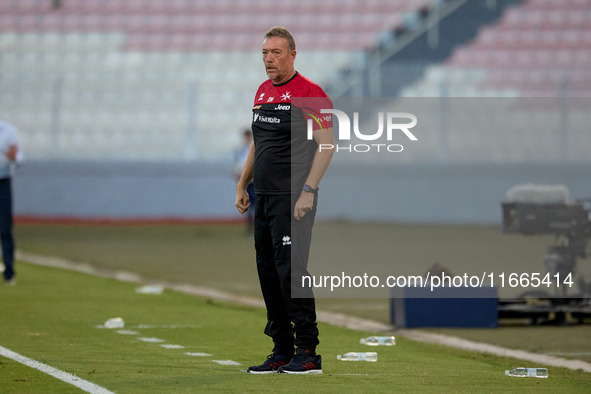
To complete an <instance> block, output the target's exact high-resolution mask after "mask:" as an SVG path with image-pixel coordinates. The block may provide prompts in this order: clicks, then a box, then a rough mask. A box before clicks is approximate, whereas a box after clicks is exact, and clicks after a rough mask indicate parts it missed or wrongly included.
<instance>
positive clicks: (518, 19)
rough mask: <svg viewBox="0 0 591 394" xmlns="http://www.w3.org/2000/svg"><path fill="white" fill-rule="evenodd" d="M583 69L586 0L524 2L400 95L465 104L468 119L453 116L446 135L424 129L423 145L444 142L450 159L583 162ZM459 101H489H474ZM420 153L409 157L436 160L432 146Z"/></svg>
mask: <svg viewBox="0 0 591 394" xmlns="http://www.w3.org/2000/svg"><path fill="white" fill-rule="evenodd" d="M589 65H591V1H590V0H563V1H554V0H525V1H523V2H520V3H518V4H517V5H516V6H514V7H510V8H508V9H506V11H505V13H504V14H503V16H502V17H501V18H500V20H498V22H497V23H495V24H492V25H488V26H484V27H482V28H481V29H480V32H479V34H478V35H477V36H476V37H475V38H474V39H473V40H472V41H470V42H468V43H467V44H465V45H461V46H458V47H456V48H455V49H454V51H453V53H452V55H451V56H450V58H449V59H447V61H446V62H444V63H443V64H438V65H435V66H430V67H428V68H427V70H426V72H425V74H424V76H423V78H422V79H421V80H420V81H419V82H418V83H416V84H414V85H412V86H409V87H407V88H405V89H404V91H403V92H402V94H401V95H402V96H403V97H409V98H411V97H440V96H449V97H458V98H459V99H458V101H456V102H452V103H456V105H460V104H461V105H464V106H465V107H466V112H465V113H466V114H470V118H468V117H465V118H463V119H461V116H460V115H461V111H454V112H452V114H453V115H451V114H450V115H448V116H449V117H450V120H449V122H450V124H449V125H448V126H447V131H446V132H445V133H444V134H440V133H441V125H440V124H438V123H437V122H434V123H432V124H431V123H430V124H428V125H427V126H426V127H425V129H424V130H427V131H426V132H425V134H424V137H425V138H426V139H428V140H431V141H433V140H434V141H438V140H439V141H440V140H441V139H442V138H444V139H445V141H446V142H445V144H446V145H445V146H446V152H445V156H446V157H453V158H454V160H455V161H460V162H462V161H477V162H498V163H507V162H518V163H522V162H536V163H542V162H546V163H548V162H549V163H555V162H559V161H570V162H588V154H587V153H586V152H585V150H586V149H585V148H583V147H585V146H587V147H588V146H589V145H590V144H591V134H589V133H588V126H587V125H588V124H589V121H591V118H590V116H589V111H588V105H589V103H590V101H589V97H591V70H590V69H589ZM463 97H483V98H487V99H486V100H480V101H479V100H476V101H474V103H472V102H471V101H469V100H462V99H461V98H463ZM570 97H572V98H573V99H570ZM488 98H501V99H499V100H494V99H488ZM520 98H528V99H527V101H524V100H520ZM538 98H540V99H538ZM582 98H583V99H582ZM584 98H587V99H584ZM435 102H436V100H435ZM478 103H480V107H479V105H478ZM448 105H449V106H452V105H453V104H451V103H450V104H448ZM585 106H586V107H585ZM483 108H486V109H487V112H488V115H486V114H484V113H481V112H482V110H483ZM419 110H420V109H417V111H419ZM434 110H435V111H437V110H438V109H437V107H435V108H434ZM501 114H502V115H501ZM495 117H497V119H496V120H495V121H494V122H489V121H488V119H495ZM498 117H502V120H499V119H498ZM451 118H453V119H451ZM423 120H424V122H423V124H424V123H425V121H426V122H429V121H432V120H433V119H432V117H431V118H430V117H428V116H425V117H423ZM509 120H510V121H509ZM454 122H455V123H454ZM454 124H455V125H456V127H455V128H454V127H453V125H454ZM491 124H493V126H490V125H491ZM500 125H502V127H501V126H500ZM442 135H443V136H444V137H441V136H442ZM421 149H422V150H423V151H422V152H416V153H413V152H409V155H408V156H411V155H414V156H413V157H414V158H415V159H417V158H420V157H422V158H427V157H429V155H430V156H431V157H435V158H437V157H438V153H439V151H438V149H437V147H435V146H432V147H426V146H423V147H421ZM439 158H441V154H439ZM409 160H410V158H409Z"/></svg>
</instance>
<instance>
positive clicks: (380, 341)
mask: <svg viewBox="0 0 591 394" xmlns="http://www.w3.org/2000/svg"><path fill="white" fill-rule="evenodd" d="M359 343H360V344H362V345H368V346H380V345H382V346H394V345H396V338H394V337H368V338H362V339H360V340H359Z"/></svg>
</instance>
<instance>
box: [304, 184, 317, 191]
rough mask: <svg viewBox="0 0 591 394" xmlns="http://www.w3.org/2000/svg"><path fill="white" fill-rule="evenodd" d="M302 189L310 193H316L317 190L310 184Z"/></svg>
mask: <svg viewBox="0 0 591 394" xmlns="http://www.w3.org/2000/svg"><path fill="white" fill-rule="evenodd" d="M302 190H303V191H305V192H308V193H316V190H314V189H313V188H312V187H311V186H308V185H304V187H303V188H302Z"/></svg>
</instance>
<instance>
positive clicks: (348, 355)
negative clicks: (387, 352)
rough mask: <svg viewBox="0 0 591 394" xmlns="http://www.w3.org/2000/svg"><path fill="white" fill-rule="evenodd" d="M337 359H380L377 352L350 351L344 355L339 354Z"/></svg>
mask: <svg viewBox="0 0 591 394" xmlns="http://www.w3.org/2000/svg"><path fill="white" fill-rule="evenodd" d="M337 360H341V361H378V354H377V353H376V352H360V353H356V352H349V353H345V354H343V355H342V356H341V355H339V356H337Z"/></svg>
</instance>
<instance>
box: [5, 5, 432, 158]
mask: <svg viewBox="0 0 591 394" xmlns="http://www.w3.org/2000/svg"><path fill="white" fill-rule="evenodd" d="M427 3H428V1H427V0H412V1H409V0H371V1H360V0H346V1H336V0H325V1H306V0H304V1H297V2H295V1H290V2H274V1H265V0H256V1H255V0H241V1H224V0H217V1H211V0H173V1H160V0H60V1H50V0H0V70H1V71H0V118H3V119H5V120H6V121H9V122H12V123H14V124H15V125H18V127H19V129H20V131H21V136H22V137H21V138H22V143H23V145H25V147H26V150H27V152H28V154H29V157H30V158H36V159H48V158H54V159H55V158H70V159H132V160H133V159H149V160H154V159H156V160H210V159H220V158H228V157H229V156H230V154H231V152H232V150H233V149H234V147H235V146H236V144H237V138H236V135H237V132H238V131H239V130H241V128H242V127H244V126H248V124H249V123H250V117H251V114H250V104H251V101H252V95H253V94H254V92H255V91H256V88H257V87H258V85H259V84H260V83H261V82H262V81H263V80H264V79H265V78H266V76H265V73H264V69H263V67H262V64H261V58H260V45H261V42H262V36H263V34H264V32H265V31H266V30H267V29H268V28H270V27H271V26H274V25H284V26H286V27H287V28H289V29H290V30H292V31H293V32H294V34H295V36H296V39H297V42H298V61H297V63H296V66H297V68H298V70H299V71H300V72H301V73H302V74H303V75H306V76H308V77H310V78H312V79H313V80H316V81H319V82H322V81H323V80H326V79H327V78H329V77H330V74H331V73H334V72H335V71H336V70H338V69H339V68H341V67H343V66H345V65H347V64H351V63H353V64H355V63H356V62H357V63H359V62H361V61H362V60H363V58H364V51H365V50H366V49H368V48H371V47H372V46H373V45H374V44H375V42H376V40H377V39H378V38H379V36H380V34H382V33H383V32H388V31H390V30H392V29H393V28H394V27H395V26H397V25H399V24H400V23H402V20H403V19H404V17H405V16H406V15H409V14H412V13H413V12H416V11H417V10H419V9H420V8H421V7H422V6H424V5H425V4H427Z"/></svg>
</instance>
